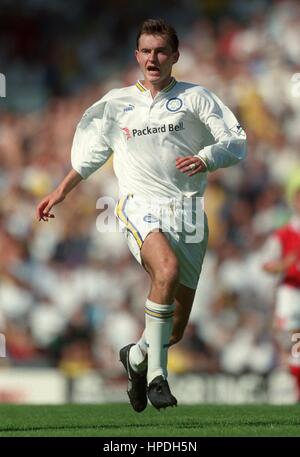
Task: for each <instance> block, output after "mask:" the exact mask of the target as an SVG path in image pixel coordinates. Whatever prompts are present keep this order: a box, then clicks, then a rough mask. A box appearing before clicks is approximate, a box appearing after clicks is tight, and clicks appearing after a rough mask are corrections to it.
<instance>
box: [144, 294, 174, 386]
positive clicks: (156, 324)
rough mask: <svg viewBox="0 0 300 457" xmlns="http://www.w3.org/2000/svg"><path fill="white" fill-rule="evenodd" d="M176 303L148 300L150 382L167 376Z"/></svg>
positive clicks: (146, 311) (147, 337)
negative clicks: (163, 303)
mask: <svg viewBox="0 0 300 457" xmlns="http://www.w3.org/2000/svg"><path fill="white" fill-rule="evenodd" d="M174 310H175V304H172V305H161V304H159V303H154V302H152V301H151V300H147V301H146V305H145V315H146V319H145V320H146V330H145V331H146V340H147V344H148V373H147V382H148V384H149V383H150V382H151V381H152V380H153V379H154V378H155V377H156V376H160V375H161V376H163V377H164V378H167V376H168V372H167V362H168V349H169V342H170V337H171V334H172V329H173V315H174Z"/></svg>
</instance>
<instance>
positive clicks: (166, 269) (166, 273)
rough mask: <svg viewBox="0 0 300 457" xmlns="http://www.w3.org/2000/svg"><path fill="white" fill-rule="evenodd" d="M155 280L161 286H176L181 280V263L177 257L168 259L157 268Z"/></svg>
mask: <svg viewBox="0 0 300 457" xmlns="http://www.w3.org/2000/svg"><path fill="white" fill-rule="evenodd" d="M154 281H155V283H156V285H157V286H158V287H159V288H162V289H165V288H172V287H176V286H177V285H178V282H179V265H178V261H177V259H167V260H165V261H164V262H163V263H162V265H161V266H160V267H159V268H158V269H157V271H156V272H155V275H154Z"/></svg>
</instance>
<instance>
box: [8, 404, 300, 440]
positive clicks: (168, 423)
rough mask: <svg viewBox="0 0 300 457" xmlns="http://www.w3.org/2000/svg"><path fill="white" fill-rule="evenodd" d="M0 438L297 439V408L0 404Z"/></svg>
mask: <svg viewBox="0 0 300 457" xmlns="http://www.w3.org/2000/svg"><path fill="white" fill-rule="evenodd" d="M0 417H1V420H0V437H4V436H5V437H8V436H26V437H29V436H30V437H31V436H42V437H49V436H55V437H60V436H69V437H77V436H83V437H85V436H105V437H123V436H126V437H138V436H141V437H148V436H149V437H151V436H152V437H154V436H156V437H162V436H165V437H166V436H168V437H183V436H185V437H192V436H194V437H204V436H210V437H217V436H219V437H222V436H249V437H253V436H300V405H284V406H277V405H276V406H270V405H193V406H187V405H180V406H178V407H177V408H169V409H166V410H163V411H160V412H158V411H156V410H155V409H154V408H153V407H151V406H148V408H147V409H146V410H145V411H144V412H142V413H140V414H138V413H135V412H134V411H133V410H131V408H130V406H129V405H127V404H109V405H108V404H107V405H86V404H82V405H79V404H74V405H59V406H47V405H7V404H2V405H0Z"/></svg>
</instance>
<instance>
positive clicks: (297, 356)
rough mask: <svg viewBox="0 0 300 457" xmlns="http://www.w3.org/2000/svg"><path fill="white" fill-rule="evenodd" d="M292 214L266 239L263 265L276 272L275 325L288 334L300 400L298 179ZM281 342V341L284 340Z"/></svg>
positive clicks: (291, 364)
mask: <svg viewBox="0 0 300 457" xmlns="http://www.w3.org/2000/svg"><path fill="white" fill-rule="evenodd" d="M291 204H292V207H293V214H292V216H291V219H290V221H289V222H288V223H287V224H286V225H284V226H283V227H281V228H279V229H278V230H276V231H275V232H274V233H273V234H272V236H271V238H270V239H269V240H268V242H267V249H266V250H267V251H268V253H269V260H268V261H267V262H265V263H264V264H263V269H264V270H265V271H267V272H268V273H273V274H279V275H280V280H279V284H278V287H277V293H276V302H275V327H276V328H277V329H278V330H279V331H283V332H285V333H286V334H289V341H288V344H287V345H286V344H281V346H282V349H283V350H284V351H285V352H286V351H287V350H288V364H289V369H290V373H291V374H292V376H293V377H294V379H295V381H296V387H297V401H298V402H300V352H299V350H297V349H296V348H297V347H298V346H299V344H298V345H296V344H295V343H296V342H297V341H298V340H300V182H299V184H298V186H297V187H296V188H295V189H294V191H293V194H292V196H291ZM283 341H284V340H283Z"/></svg>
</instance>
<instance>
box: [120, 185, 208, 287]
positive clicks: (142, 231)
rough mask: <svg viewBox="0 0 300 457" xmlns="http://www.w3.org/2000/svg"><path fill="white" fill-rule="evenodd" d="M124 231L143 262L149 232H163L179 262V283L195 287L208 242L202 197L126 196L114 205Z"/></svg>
mask: <svg viewBox="0 0 300 457" xmlns="http://www.w3.org/2000/svg"><path fill="white" fill-rule="evenodd" d="M115 215H116V217H117V219H118V222H119V225H120V228H121V231H122V232H123V233H124V235H125V238H126V240H127V244H128V247H129V249H130V251H131V253H132V254H133V256H134V257H135V258H136V260H137V261H138V262H139V263H140V264H142V259H141V248H142V246H143V243H144V241H145V239H146V237H147V235H148V234H149V233H151V232H154V231H162V232H163V233H164V234H165V236H166V237H167V239H168V240H169V242H170V244H171V247H172V248H173V250H174V252H175V254H176V256H177V259H178V261H179V268H180V276H179V282H180V284H183V285H185V286H187V287H190V288H191V289H196V288H197V284H198V280H199V276H200V273H201V269H202V263H203V260H204V255H205V252H206V247H207V242H208V224H207V217H206V214H205V212H204V209H203V198H202V197H194V198H186V199H184V200H182V202H180V201H178V200H174V199H161V198H160V199H156V200H155V201H153V200H149V199H145V198H143V197H140V196H136V195H132V194H129V195H126V196H124V197H122V198H120V200H119V201H118V203H117V205H116V207H115Z"/></svg>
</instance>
